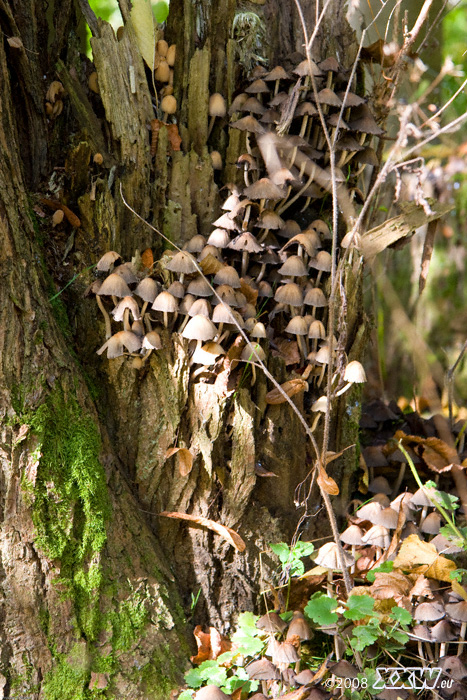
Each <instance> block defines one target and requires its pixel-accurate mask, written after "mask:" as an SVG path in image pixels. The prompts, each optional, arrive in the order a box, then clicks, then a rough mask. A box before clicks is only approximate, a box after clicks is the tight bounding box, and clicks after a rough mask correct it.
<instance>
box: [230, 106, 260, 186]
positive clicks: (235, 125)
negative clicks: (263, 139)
mask: <svg viewBox="0 0 467 700" xmlns="http://www.w3.org/2000/svg"><path fill="white" fill-rule="evenodd" d="M245 101H246V100H245ZM229 126H231V127H232V129H240V131H251V132H252V133H253V134H264V126H262V125H261V124H260V123H259V121H257V119H255V118H254V117H252V116H251V114H248V115H247V116H246V117H242V118H241V119H238V120H237V121H236V122H231V123H230V124H229ZM247 196H248V197H249V196H250V195H247Z"/></svg>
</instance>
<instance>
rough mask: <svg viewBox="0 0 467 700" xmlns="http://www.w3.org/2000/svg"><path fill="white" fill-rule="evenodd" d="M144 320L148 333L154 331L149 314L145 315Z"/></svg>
mask: <svg viewBox="0 0 467 700" xmlns="http://www.w3.org/2000/svg"><path fill="white" fill-rule="evenodd" d="M143 321H144V325H145V326H146V333H150V332H151V331H152V325H151V320H150V318H149V314H145V315H144V316H143Z"/></svg>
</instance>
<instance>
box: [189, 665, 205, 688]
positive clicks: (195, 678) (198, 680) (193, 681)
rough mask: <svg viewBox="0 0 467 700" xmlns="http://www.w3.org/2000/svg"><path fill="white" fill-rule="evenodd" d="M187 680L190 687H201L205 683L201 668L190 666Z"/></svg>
mask: <svg viewBox="0 0 467 700" xmlns="http://www.w3.org/2000/svg"><path fill="white" fill-rule="evenodd" d="M185 681H186V684H187V685H189V686H190V688H200V687H201V686H202V685H203V681H204V676H203V675H202V674H201V673H200V670H199V668H190V670H189V671H187V672H186V673H185Z"/></svg>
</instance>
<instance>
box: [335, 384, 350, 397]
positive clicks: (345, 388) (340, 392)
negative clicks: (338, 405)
mask: <svg viewBox="0 0 467 700" xmlns="http://www.w3.org/2000/svg"><path fill="white" fill-rule="evenodd" d="M351 386H352V382H347V384H344V386H343V387H342V389H339V391H338V392H336V398H337V397H338V396H342V394H345V392H346V391H348V390H349V389H350V387H351Z"/></svg>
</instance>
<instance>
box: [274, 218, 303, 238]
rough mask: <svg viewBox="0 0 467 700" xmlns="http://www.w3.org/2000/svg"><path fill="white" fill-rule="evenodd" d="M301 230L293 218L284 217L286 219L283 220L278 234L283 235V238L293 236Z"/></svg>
mask: <svg viewBox="0 0 467 700" xmlns="http://www.w3.org/2000/svg"><path fill="white" fill-rule="evenodd" d="M301 232H302V230H301V228H300V226H299V224H298V223H297V222H296V221H294V219H286V221H284V225H283V226H282V228H281V230H280V231H279V235H280V236H284V237H285V238H293V237H294V236H297V235H298V234H299V233H301Z"/></svg>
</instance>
